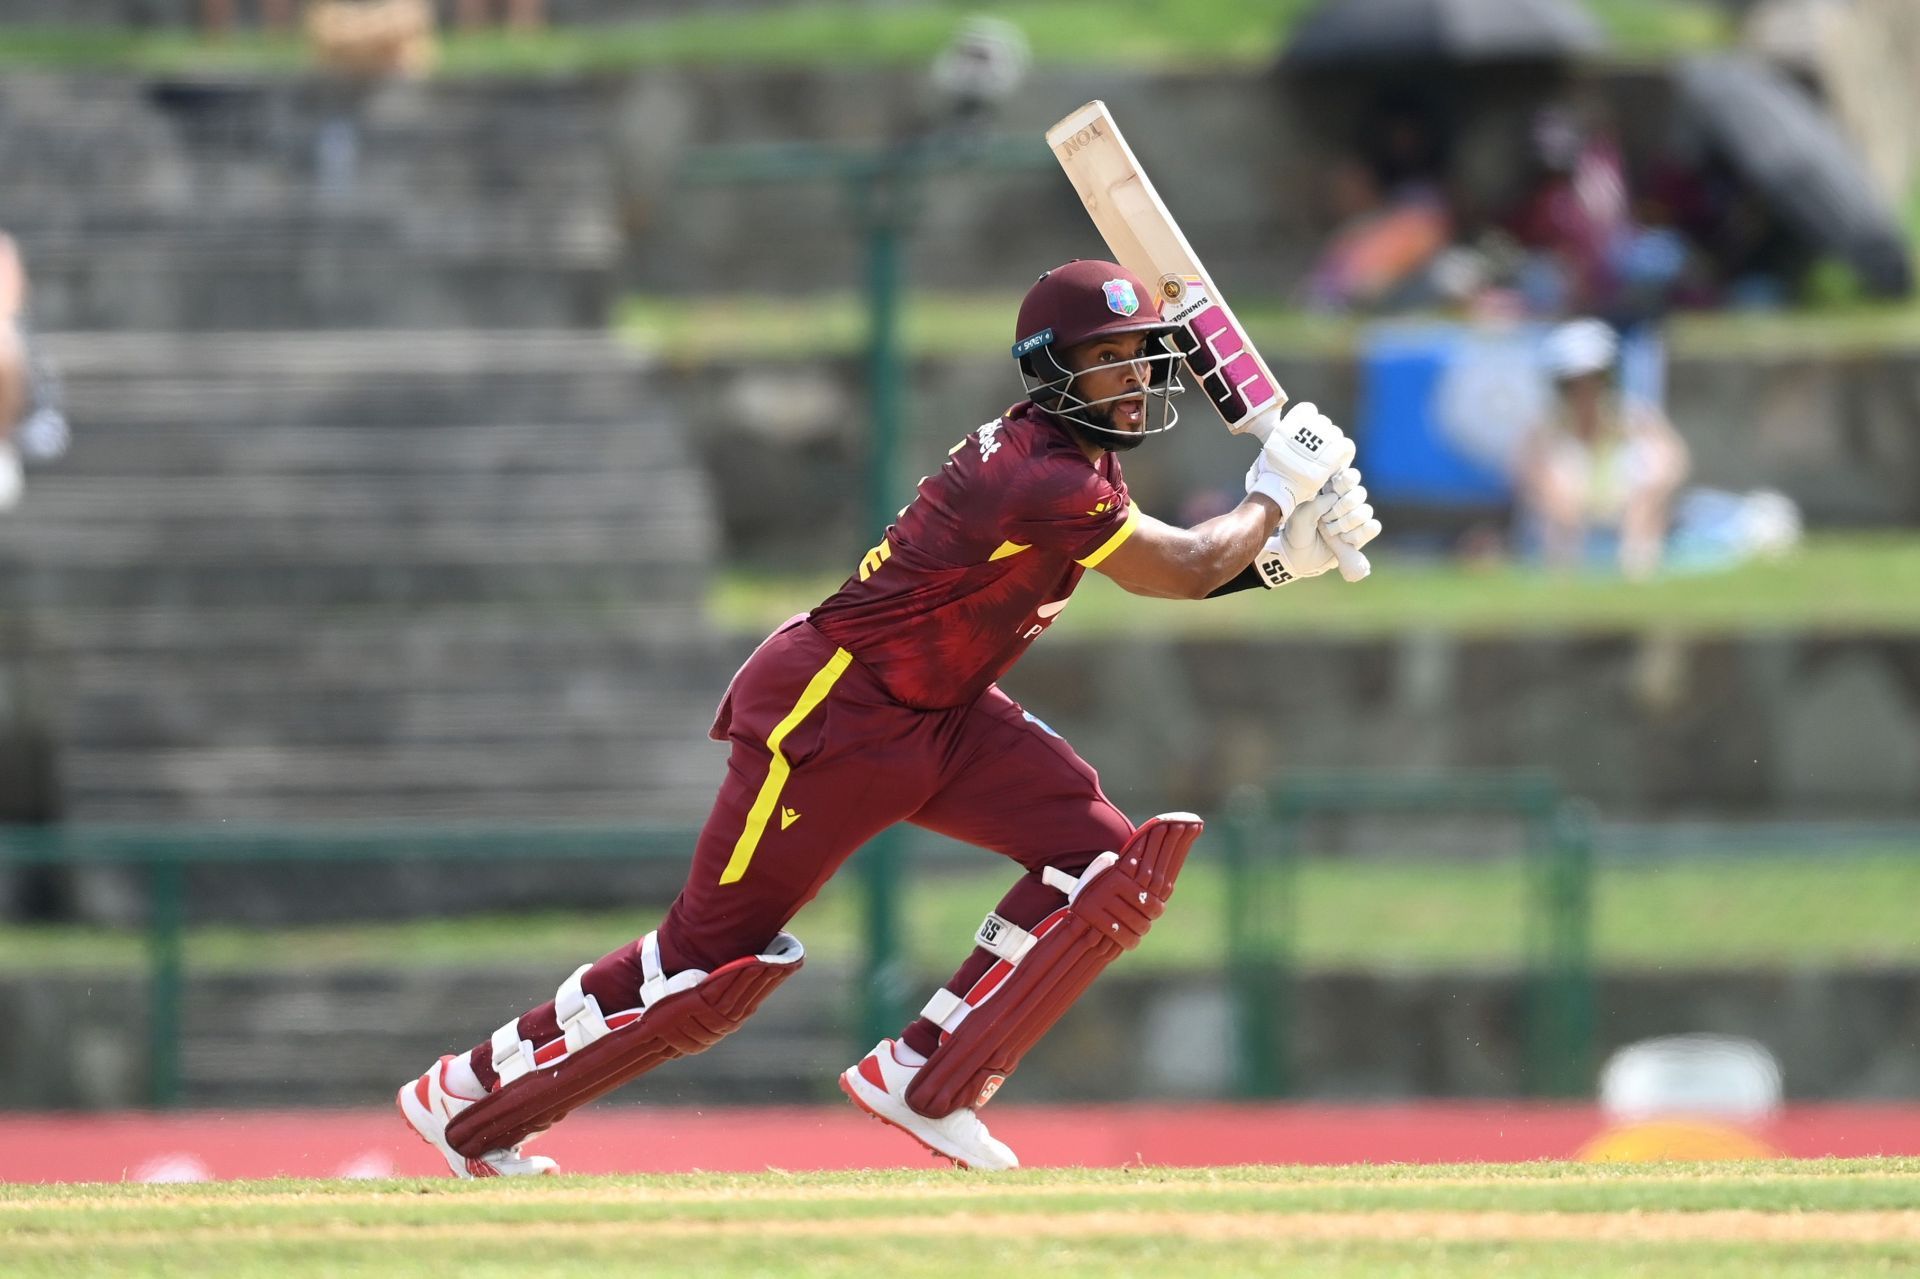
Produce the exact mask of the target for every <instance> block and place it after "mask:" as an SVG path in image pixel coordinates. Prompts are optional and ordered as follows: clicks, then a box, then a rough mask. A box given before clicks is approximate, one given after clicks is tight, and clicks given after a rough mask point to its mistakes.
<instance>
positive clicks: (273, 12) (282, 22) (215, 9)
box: [200, 0, 295, 36]
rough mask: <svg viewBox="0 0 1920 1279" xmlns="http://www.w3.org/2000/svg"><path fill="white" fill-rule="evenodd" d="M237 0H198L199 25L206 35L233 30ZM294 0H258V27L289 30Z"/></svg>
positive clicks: (264, 29)
mask: <svg viewBox="0 0 1920 1279" xmlns="http://www.w3.org/2000/svg"><path fill="white" fill-rule="evenodd" d="M238 3H239V0H200V26H201V29H202V30H204V31H205V32H206V33H207V34H208V35H216V36H223V35H226V34H227V33H228V32H230V31H232V30H233V24H234V19H235V17H236V16H237V12H236V11H237V9H238ZM294 7H295V6H294V0H260V6H259V9H260V29H261V30H263V31H291V30H292V29H293V11H294Z"/></svg>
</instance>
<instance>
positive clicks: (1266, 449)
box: [1247, 403, 1354, 520]
mask: <svg viewBox="0 0 1920 1279" xmlns="http://www.w3.org/2000/svg"><path fill="white" fill-rule="evenodd" d="M1353 453H1354V447H1353V441H1352V440H1350V439H1348V438H1347V435H1346V432H1344V431H1342V430H1341V429H1340V428H1339V427H1337V426H1335V425H1334V424H1333V419H1332V418H1329V417H1328V416H1327V415H1326V414H1325V413H1322V412H1321V411H1320V410H1319V409H1317V408H1315V407H1314V406H1313V405H1312V404H1308V403H1300V404H1296V405H1294V406H1293V407H1292V408H1290V409H1288V410H1287V414H1286V416H1285V417H1283V418H1281V419H1280V424H1279V425H1278V426H1276V427H1274V428H1273V433H1272V434H1271V435H1269V436H1268V437H1267V442H1266V443H1265V444H1264V445H1263V446H1261V449H1260V456H1258V457H1256V458H1255V459H1254V460H1253V466H1252V468H1251V469H1250V470H1248V472H1247V492H1249V493H1261V494H1264V495H1265V496H1267V497H1269V498H1271V499H1273V501H1274V503H1275V504H1276V505H1277V506H1279V508H1280V518H1281V519H1282V520H1287V519H1290V518H1291V517H1292V515H1293V510H1294V508H1295V507H1296V506H1298V505H1300V503H1302V502H1304V501H1307V500H1309V499H1310V498H1312V497H1313V496H1314V495H1315V494H1317V493H1319V492H1320V490H1321V488H1322V487H1323V486H1324V485H1325V484H1326V482H1327V481H1328V480H1329V479H1331V478H1333V475H1334V472H1336V471H1339V470H1342V469H1345V468H1346V466H1347V465H1348V464H1349V463H1350V462H1352V461H1353Z"/></svg>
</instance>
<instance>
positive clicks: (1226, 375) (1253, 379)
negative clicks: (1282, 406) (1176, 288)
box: [1174, 278, 1279, 426]
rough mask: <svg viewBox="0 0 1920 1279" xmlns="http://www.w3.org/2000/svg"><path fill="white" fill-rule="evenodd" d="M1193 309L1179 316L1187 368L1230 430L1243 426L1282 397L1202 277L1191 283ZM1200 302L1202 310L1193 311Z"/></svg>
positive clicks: (1188, 290)
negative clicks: (1183, 336) (1231, 427)
mask: <svg viewBox="0 0 1920 1279" xmlns="http://www.w3.org/2000/svg"><path fill="white" fill-rule="evenodd" d="M1187 285H1188V289H1187V295H1188V296H1187V302H1188V307H1186V308H1182V310H1181V311H1179V312H1176V314H1175V316H1174V318H1175V319H1177V320H1179V321H1181V322H1182V323H1184V324H1185V326H1186V331H1187V342H1186V363H1187V369H1188V370H1189V371H1190V372H1191V373H1192V374H1193V376H1194V378H1195V379H1196V380H1197V381H1198V382H1199V383H1200V387H1201V389H1202V390H1204V391H1205V392H1206V393H1207V398H1209V399H1211V400H1212V401H1213V403H1214V407H1215V408H1217V409H1219V410H1220V416H1221V417H1223V418H1225V419H1226V421H1227V424H1228V425H1229V426H1238V425H1240V424H1241V423H1242V422H1244V421H1246V420H1247V419H1249V418H1251V417H1252V416H1253V415H1254V414H1256V413H1258V412H1260V411H1261V410H1262V409H1265V408H1267V407H1269V406H1271V405H1272V404H1273V403H1274V401H1275V400H1277V399H1278V398H1279V393H1278V392H1277V391H1276V390H1275V389H1274V385H1273V383H1272V382H1271V381H1270V380H1269V379H1268V378H1267V376H1266V374H1264V373H1262V372H1261V371H1260V365H1259V363H1258V362H1257V361H1256V360H1255V359H1254V358H1253V351H1252V347H1251V345H1250V344H1249V343H1248V341H1247V338H1246V335H1245V334H1244V333H1242V332H1241V331H1240V329H1239V326H1237V325H1236V324H1234V322H1233V321H1232V319H1230V318H1229V317H1228V315H1227V313H1226V312H1225V311H1224V310H1222V309H1221V307H1220V306H1219V304H1218V303H1216V302H1214V301H1213V300H1212V299H1211V298H1209V297H1207V295H1206V293H1205V291H1204V288H1203V287H1200V283H1199V281H1198V280H1196V279H1192V278H1189V279H1188V281H1187ZM1194 303H1198V304H1199V306H1198V309H1197V310H1195V309H1192V306H1193V304H1194Z"/></svg>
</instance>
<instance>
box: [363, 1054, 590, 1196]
mask: <svg viewBox="0 0 1920 1279" xmlns="http://www.w3.org/2000/svg"><path fill="white" fill-rule="evenodd" d="M452 1060H453V1058H452V1057H450V1056H449V1057H442V1058H441V1059H440V1060H439V1061H438V1062H436V1063H435V1064H434V1066H433V1068H432V1069H431V1070H429V1071H427V1073H426V1074H424V1075H422V1076H420V1078H418V1079H416V1080H414V1081H413V1082H412V1083H410V1084H407V1085H405V1086H403V1087H402V1088H401V1089H400V1095H399V1097H398V1098H397V1100H398V1102H399V1104H400V1117H401V1118H402V1119H405V1120H406V1121H407V1126H408V1127H410V1128H412V1129H413V1130H414V1131H415V1132H416V1133H418V1134H420V1140H422V1141H424V1142H426V1143H427V1144H428V1145H429V1146H432V1147H433V1148H434V1149H435V1150H437V1151H439V1152H440V1157H441V1158H442V1159H445V1160H446V1161H447V1167H449V1168H451V1169H452V1170H453V1175H454V1176H456V1177H538V1176H542V1175H544V1174H548V1173H556V1172H559V1171H560V1165H559V1164H556V1163H555V1162H553V1160H551V1159H549V1158H547V1157H546V1156H545V1155H523V1154H521V1153H520V1146H514V1147H512V1148H511V1149H509V1150H489V1151H488V1152H487V1153H486V1154H484V1155H475V1156H472V1157H469V1156H467V1155H463V1154H461V1153H460V1152H459V1151H457V1150H455V1149H454V1148H453V1147H452V1146H449V1145H448V1144H447V1125H448V1124H449V1123H451V1122H452V1121H453V1117H454V1116H455V1115H457V1114H459V1113H460V1112H461V1111H463V1110H465V1109H466V1108H467V1107H468V1106H471V1105H472V1104H473V1103H474V1102H475V1101H476V1100H477V1098H473V1097H462V1096H459V1095H458V1094H456V1093H454V1092H451V1091H450V1090H449V1089H448V1088H447V1063H448V1062H451V1061H452ZM525 1144H526V1143H525V1142H522V1143H521V1145H525Z"/></svg>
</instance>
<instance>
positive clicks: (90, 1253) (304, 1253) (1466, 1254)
mask: <svg viewBox="0 0 1920 1279" xmlns="http://www.w3.org/2000/svg"><path fill="white" fill-rule="evenodd" d="M0 1256H4V1263H3V1264H4V1268H5V1272H6V1273H7V1274H8V1275H10V1276H14V1277H15V1279H41V1277H52V1276H58V1277H59V1279H82V1277H84V1276H118V1275H151V1276H171V1275H183V1276H184V1275H192V1276H196V1277H198V1276H204V1275H221V1276H248V1275H271V1276H274V1279H293V1277H295V1276H307V1275H314V1276H320V1275H325V1276H382V1277H383V1279H385V1277H392V1276H410V1275H448V1274H458V1275H462V1276H464V1277H465V1279H478V1277H481V1276H494V1275H498V1276H502V1277H503V1279H504V1277H510V1279H526V1277H527V1276H530V1275H539V1276H548V1275H588V1276H594V1277H595V1279H599V1277H600V1276H604V1275H608V1274H614V1273H622V1274H624V1273H633V1274H639V1275H645V1276H658V1275H699V1276H701V1277H702V1279H733V1277H736V1276H738V1277H741V1279H745V1277H746V1276H777V1277H779V1279H790V1277H795V1279H797V1277H804V1276H847V1277H853V1276H859V1277H860V1279H868V1277H870V1276H877V1275H884V1276H887V1277H888V1279H915V1277H917V1276H949V1275H952V1276H962V1275H964V1276H978V1275H994V1274H1004V1273H1010V1272H1015V1271H1017V1272H1020V1273H1038V1274H1045V1275H1048V1276H1053V1277H1058V1279H1072V1277H1075V1276H1086V1277H1087V1279H1114V1277H1116V1276H1133V1275H1139V1276H1147V1275H1151V1276H1156V1277H1172V1276H1180V1277H1185V1276H1221V1277H1223V1279H1224V1277H1229V1276H1231V1277H1235V1279H1237V1277H1240V1276H1251V1275H1289V1276H1292V1275H1334V1276H1346V1275H1352V1276H1361V1275H1365V1276H1369V1277H1379V1276H1414V1275H1418V1276H1423V1277H1429V1276H1434V1277H1443V1279H1444V1277H1446V1276H1462V1277H1467V1276H1471V1277H1472V1279H1484V1277H1485V1276H1487V1275H1489V1274H1492V1275H1551V1276H1562V1277H1568V1279H1588V1277H1591V1279H1611V1277H1613V1276H1642V1275H1685V1276H1689V1277H1690V1279H1711V1277H1720V1276H1725V1277H1727V1279H1732V1277H1734V1276H1739V1277H1740V1279H1751V1277H1754V1276H1775V1275H1795V1276H1802V1275H1804V1276H1816V1275H1833V1276H1840V1275H1847V1276H1855V1275H1879V1274H1888V1275H1891V1274H1908V1273H1913V1271H1914V1268H1915V1267H1916V1266H1920V1160H1914V1159H1875V1160H1857V1161H1819V1162H1777V1163H1756V1164H1721V1165H1655V1166H1644V1165H1643V1166H1633V1167H1626V1166H1606V1167H1602V1166H1594V1165H1578V1164H1558V1163H1554V1164H1548V1163H1542V1164H1529V1165H1506V1166H1499V1165H1483V1166H1469V1165H1454V1166H1433V1167H1404V1166H1393V1167H1355V1168H1299V1167H1238V1168H1203V1169H1161V1168H1132V1169H1120V1170H1110V1171H1108V1170H1102V1171H1088V1170H1031V1171H1021V1172H1017V1173H1010V1174H1003V1175H1000V1176H995V1177H992V1178H987V1177H980V1176H972V1175H968V1174H963V1173H937V1172H863V1173H828V1174H789V1173H781V1172H769V1173H762V1174H757V1175H747V1176H711V1175H695V1176H652V1177H567V1178H555V1179H551V1180H547V1181H540V1182H533V1183H516V1184H506V1185H503V1184H499V1183H492V1182H478V1183H476V1182H461V1183H456V1182H448V1181H391V1182H374V1183H367V1182H338V1181H335V1182H316V1181H280V1182H227V1183H213V1184H207V1185H192V1186H139V1185H85V1186H69V1185H62V1186H43V1187H19V1186H15V1187H7V1188H4V1189H0Z"/></svg>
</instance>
